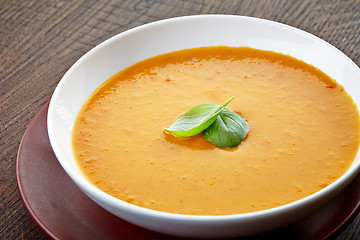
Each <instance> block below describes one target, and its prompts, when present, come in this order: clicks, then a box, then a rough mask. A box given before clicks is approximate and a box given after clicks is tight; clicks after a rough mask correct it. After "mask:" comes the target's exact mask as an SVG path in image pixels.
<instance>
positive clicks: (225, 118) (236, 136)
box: [203, 109, 249, 148]
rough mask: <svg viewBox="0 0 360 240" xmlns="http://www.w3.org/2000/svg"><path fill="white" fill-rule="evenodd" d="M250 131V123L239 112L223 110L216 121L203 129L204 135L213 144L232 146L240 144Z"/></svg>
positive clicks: (224, 146)
mask: <svg viewBox="0 0 360 240" xmlns="http://www.w3.org/2000/svg"><path fill="white" fill-rule="evenodd" d="M248 131H249V126H248V123H247V122H246V121H245V119H244V118H242V117H241V116H240V115H239V114H237V113H235V112H232V111H230V110H228V109H224V110H222V112H221V113H220V114H219V115H218V116H217V118H216V120H215V122H214V123H213V124H211V125H210V126H209V127H208V128H207V129H205V130H204V131H203V136H204V137H205V139H206V140H208V141H209V142H211V143H212V144H214V145H216V146H218V147H223V148H230V147H235V146H237V145H238V144H240V143H241V142H242V141H243V140H244V139H245V137H246V135H247V133H248Z"/></svg>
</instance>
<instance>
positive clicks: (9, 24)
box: [0, 0, 360, 239]
mask: <svg viewBox="0 0 360 240" xmlns="http://www.w3.org/2000/svg"><path fill="white" fill-rule="evenodd" d="M210 13H213V14H235V15H245V16H253V17H259V18H265V19H270V20H274V21H278V22H281V23H285V24H288V25H291V26H294V27H297V28H300V29H302V30H305V31H307V32H310V33H312V34H314V35H316V36H318V37H320V38H322V39H324V40H326V41H328V42H329V43H331V44H332V45H334V46H335V47H337V48H339V49H340V50H341V51H343V52H344V53H345V54H346V55H347V56H349V57H350V58H351V59H352V60H353V61H354V62H355V63H356V64H357V65H358V66H359V65H360V0H346V1H342V0H333V1H327V0H315V1H314V0H304V1H296V0H260V1H251V0H243V1H230V0H224V1H217V0H201V1H200V0H187V1H186V0H178V1H166V0H122V1H121V0H119V1H116V0H106V1H95V0H89V1H85V0H77V1H75V0H53V1H48V0H18V1H9V0H0V56H1V57H0V84H1V85H0V86H1V87H0V103H1V105H0V106H1V111H0V116H1V125H0V129H1V131H0V133H1V146H0V148H1V149H0V156H1V159H0V239H46V236H45V235H44V234H43V233H42V232H41V231H40V229H39V228H38V227H37V225H36V224H35V223H34V222H33V220H32V219H31V218H30V216H29V215H28V213H27V211H26V210H25V208H24V206H23V204H22V201H21V198H20V195H19V193H18V190H17V185H16V177H15V164H16V155H17V150H18V147H19V143H20V141H21V137H22V135H23V134H24V131H25V129H26V127H27V125H28V124H29V122H30V120H31V119H32V118H33V117H34V116H35V114H36V112H37V111H38V110H39V109H40V107H41V106H42V105H44V104H45V103H46V102H47V101H48V100H49V98H50V97H51V94H52V92H53V90H54V88H55V87H56V85H57V83H58V82H59V80H60V79H61V77H62V76H63V74H64V73H65V72H66V71H67V69H68V68H69V67H70V66H71V65H72V64H73V63H74V62H75V61H76V60H77V59H79V57H80V56H82V55H83V54H84V53H86V52H87V51H88V50H90V49H91V48H93V47H94V46H96V45H97V44H99V43H101V42H102V41H104V40H105V39H107V38H109V37H111V36H113V35H115V34H118V33H120V32H123V31H124V30H127V29H130V28H133V27H136V26H139V25H142V24H145V23H149V22H153V21H156V20H160V19H166V18H171V17H177V16H184V15H194V14H210ZM359 238H360V215H359V216H358V217H357V218H355V219H354V220H353V222H352V223H351V224H350V225H349V226H348V227H347V228H345V229H344V230H343V232H342V233H340V235H339V236H337V239H359Z"/></svg>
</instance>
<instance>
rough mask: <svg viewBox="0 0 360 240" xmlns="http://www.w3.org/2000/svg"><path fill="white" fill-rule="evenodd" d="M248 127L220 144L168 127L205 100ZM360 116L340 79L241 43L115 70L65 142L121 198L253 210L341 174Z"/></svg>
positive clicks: (177, 208) (195, 209) (172, 206)
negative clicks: (230, 142) (231, 142)
mask: <svg viewBox="0 0 360 240" xmlns="http://www.w3.org/2000/svg"><path fill="white" fill-rule="evenodd" d="M233 96H234V97H235V98H234V100H233V101H232V102H231V103H229V104H228V106H227V107H226V108H228V109H230V110H232V111H234V112H237V113H239V114H241V116H243V117H244V119H246V121H247V122H248V124H249V133H248V135H247V137H246V139H245V140H244V141H243V142H242V143H241V144H239V145H238V146H236V147H233V148H219V147H216V146H215V145H212V144H211V143H209V142H208V141H206V139H205V138H204V137H203V136H202V135H201V134H198V135H196V136H193V137H186V138H184V137H177V136H174V135H172V134H170V133H168V132H167V131H165V130H164V129H165V128H167V127H169V126H170V125H171V124H172V123H174V121H175V120H176V119H177V118H178V117H179V116H180V115H182V114H183V113H185V112H186V111H188V110H189V109H190V108H191V107H194V106H196V105H198V104H202V103H213V104H219V105H220V104H222V103H223V102H225V101H226V100H228V99H229V98H230V97H233ZM359 122H360V121H359V113H358V110H357V107H356V105H355V104H354V102H353V101H352V99H351V97H350V96H349V95H348V94H347V93H346V92H345V91H344V89H343V87H342V86H340V85H339V84H337V83H336V82H335V81H334V80H332V79H331V78H330V77H328V76H327V75H326V74H324V73H323V72H321V71H320V70H318V69H317V68H315V67H313V66H311V65H308V64H306V63H304V62H302V61H300V60H297V59H294V58H293V57H290V56H287V55H283V54H279V53H275V52H271V51H261V50H256V49H251V48H246V47H241V48H233V47H203V48H195V49H187V50H182V51H177V52H172V53H168V54H164V55H160V56H156V57H153V58H150V59H147V60H144V61H142V62H139V63H137V64H135V65H133V66H130V67H129V68H127V69H125V70H123V71H121V72H119V73H118V74H116V75H115V76H113V77H112V78H110V79H109V80H108V81H107V82H105V83H104V84H103V85H102V86H100V87H99V88H98V89H97V90H96V91H95V92H94V93H93V94H92V95H91V96H90V98H89V99H88V100H87V102H86V103H85V104H84V106H83V108H82V109H81V111H80V113H79V115H78V117H77V120H76V122H75V125H74V129H73V143H72V144H73V150H74V154H75V157H76V159H77V161H78V165H79V167H80V168H81V170H82V172H83V174H84V175H85V176H86V178H87V179H88V180H89V181H90V182H91V183H92V184H94V185H95V186H97V187H98V188H99V189H101V190H103V191H105V192H106V193H108V194H110V195H112V196H114V197H116V198H119V199H122V200H124V201H126V202H129V203H132V204H135V205H138V206H142V207H145V208H150V209H155V210H159V211H164V212H171V213H180V214H192V215H223V214H238V213H247V212H254V211H259V210H264V209H269V208H273V207H277V206H280V205H284V204H287V203H290V202H293V201H296V200H298V199H301V198H304V197H306V196H308V195H310V194H312V193H315V192H317V191H319V190H321V189H323V188H324V187H326V186H328V185H329V184H331V183H332V182H334V181H335V180H336V179H338V178H339V177H340V176H341V175H342V174H343V173H344V172H345V171H346V170H347V169H348V168H349V167H350V165H351V164H352V162H353V160H354V158H355V156H356V154H357V151H358V148H359V138H360V135H359V132H360V124H359Z"/></svg>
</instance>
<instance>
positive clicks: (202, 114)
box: [166, 97, 234, 137]
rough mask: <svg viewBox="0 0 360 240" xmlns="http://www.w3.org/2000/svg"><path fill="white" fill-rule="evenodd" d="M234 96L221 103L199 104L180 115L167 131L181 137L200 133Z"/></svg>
mask: <svg viewBox="0 0 360 240" xmlns="http://www.w3.org/2000/svg"><path fill="white" fill-rule="evenodd" d="M233 99H234V97H232V98H230V99H229V100H228V101H226V102H225V103H224V104H222V105H216V104H200V105H197V106H195V107H193V108H191V109H190V110H189V111H187V112H186V113H184V114H183V115H181V116H180V117H179V118H178V119H177V120H176V121H175V122H174V123H173V124H172V125H171V126H170V127H169V128H166V130H167V131H169V132H171V133H173V134H175V135H177V136H181V137H190V136H194V135H196V134H198V133H201V132H202V131H204V130H205V129H206V128H208V127H209V126H210V125H211V124H212V123H213V122H214V121H215V120H216V117H217V116H218V115H219V114H220V112H221V111H222V110H223V109H224V108H225V107H226V105H227V104H228V103H229V102H231V101H232V100H233Z"/></svg>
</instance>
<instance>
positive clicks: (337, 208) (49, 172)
mask: <svg viewBox="0 0 360 240" xmlns="http://www.w3.org/2000/svg"><path fill="white" fill-rule="evenodd" d="M47 109H48V103H47V104H45V105H44V106H43V107H42V108H41V109H40V111H39V112H38V113H37V114H36V116H35V118H34V119H33V120H32V121H31V123H30V124H29V126H28V128H27V130H26V132H25V134H24V136H23V139H22V141H21V144H20V147H19V151H18V156H17V165H16V176H17V182H18V188H19V191H20V195H21V197H22V200H23V203H24V205H25V207H26V208H27V210H28V212H29V214H30V216H31V217H32V218H33V219H34V221H35V222H36V223H37V224H38V226H39V227H40V228H41V229H42V231H43V232H45V233H46V234H47V235H48V236H49V237H51V238H53V239H88V240H90V239H150V240H151V239H157V240H161V239H168V240H170V239H180V238H176V237H172V236H167V235H163V234H158V233H155V232H152V231H148V230H145V229H143V228H140V227H137V226H135V225H133V224H130V223H128V222H126V221H124V220H122V219H120V218H118V217H116V216H114V215H112V214H111V213H109V212H107V211H106V210H104V209H103V208H101V207H99V206H98V205H97V204H95V203H94V202H93V201H92V200H91V199H89V198H88V197H87V196H86V195H85V194H84V193H82V192H81V191H80V189H79V188H78V187H77V186H75V184H74V183H73V182H72V181H71V179H70V178H69V177H68V176H67V175H66V173H65V171H64V170H63V169H62V167H61V166H60V164H59V163H58V161H57V159H56V157H55V155H54V153H53V151H52V148H51V146H50V142H49V139H48V134H47V127H46V117H47ZM359 206H360V176H358V177H357V178H356V179H355V180H354V181H353V182H352V183H351V184H350V185H349V186H348V187H347V188H346V189H345V190H344V191H343V192H342V193H340V194H339V195H338V196H337V197H336V198H334V199H333V200H332V201H330V202H328V203H327V204H326V205H324V206H322V207H321V208H320V209H318V210H317V211H315V212H314V213H312V215H310V216H308V217H307V218H305V219H303V220H301V221H299V222H297V223H295V224H292V225H288V226H286V227H283V228H280V229H276V230H274V231H270V232H266V233H263V234H260V235H256V236H252V237H247V238H241V239H247V240H250V239H326V238H328V237H330V236H334V235H336V234H337V233H338V232H339V231H341V230H343V228H344V227H346V226H347V225H348V224H349V223H350V221H351V220H352V219H353V218H354V217H355V216H356V215H357V213H358V212H359V209H360V207H359Z"/></svg>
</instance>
